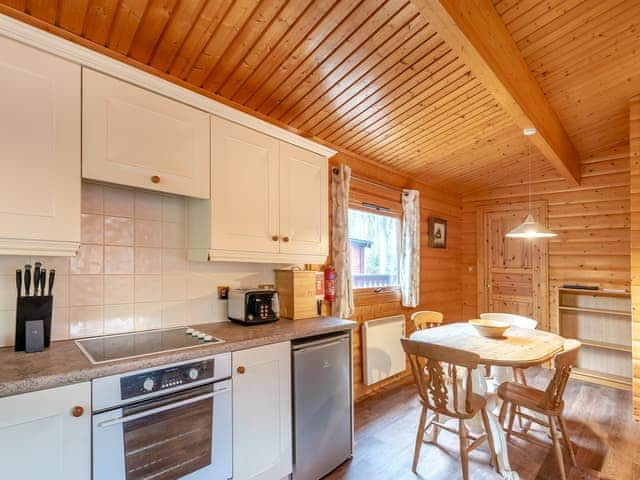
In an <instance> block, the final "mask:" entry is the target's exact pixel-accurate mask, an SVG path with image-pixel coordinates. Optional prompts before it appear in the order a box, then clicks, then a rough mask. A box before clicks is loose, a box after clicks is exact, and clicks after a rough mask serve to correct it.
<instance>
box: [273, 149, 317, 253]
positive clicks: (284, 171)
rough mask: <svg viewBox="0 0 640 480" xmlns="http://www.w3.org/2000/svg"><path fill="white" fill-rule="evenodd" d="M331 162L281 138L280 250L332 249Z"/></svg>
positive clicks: (314, 250)
mask: <svg viewBox="0 0 640 480" xmlns="http://www.w3.org/2000/svg"><path fill="white" fill-rule="evenodd" d="M327 172H328V162H327V159H326V158H325V157H323V156H322V155H318V154H317V153H313V152H310V151H308V150H305V149H303V148H300V147H296V146H294V145H290V144H288V143H285V142H280V228H279V231H280V252H281V253H289V254H302V255H323V256H326V255H328V253H329V211H328V210H329V201H328V185H329V184H328V179H327Z"/></svg>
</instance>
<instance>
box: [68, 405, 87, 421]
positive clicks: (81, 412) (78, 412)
mask: <svg viewBox="0 0 640 480" xmlns="http://www.w3.org/2000/svg"><path fill="white" fill-rule="evenodd" d="M71 415H73V416H74V417H76V418H77V417H81V416H82V415H84V408H82V407H80V406H76V407H73V408H72V409H71Z"/></svg>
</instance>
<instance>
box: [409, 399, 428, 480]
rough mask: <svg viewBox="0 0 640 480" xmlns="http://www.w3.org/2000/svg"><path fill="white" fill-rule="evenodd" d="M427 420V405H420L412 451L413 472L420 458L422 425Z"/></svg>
mask: <svg viewBox="0 0 640 480" xmlns="http://www.w3.org/2000/svg"><path fill="white" fill-rule="evenodd" d="M426 422H427V406H426V405H423V406H422V412H421V413H420V422H419V423H418V433H417V434H416V446H415V450H414V451H413V468H412V470H413V473H416V469H417V468H418V459H419V458H420V449H421V448H422V443H423V442H424V427H425V423H426Z"/></svg>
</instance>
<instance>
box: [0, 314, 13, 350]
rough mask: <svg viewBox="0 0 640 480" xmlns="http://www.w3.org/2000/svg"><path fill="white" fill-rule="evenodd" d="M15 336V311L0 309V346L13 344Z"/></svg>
mask: <svg viewBox="0 0 640 480" xmlns="http://www.w3.org/2000/svg"><path fill="white" fill-rule="evenodd" d="M15 338H16V311H15V309H14V310H0V347H8V346H10V345H13V344H14V342H15Z"/></svg>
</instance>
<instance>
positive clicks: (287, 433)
mask: <svg viewBox="0 0 640 480" xmlns="http://www.w3.org/2000/svg"><path fill="white" fill-rule="evenodd" d="M291 459H292V455H291V346H290V344H289V342H284V343H278V344H275V345H267V346H265V347H258V348H252V349H249V350H242V351H239V352H234V353H233V478H234V479H235V480H249V479H251V480H258V479H259V480H280V479H281V478H284V477H286V476H287V475H289V474H290V473H291V470H292V464H291V462H292V460H291Z"/></svg>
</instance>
